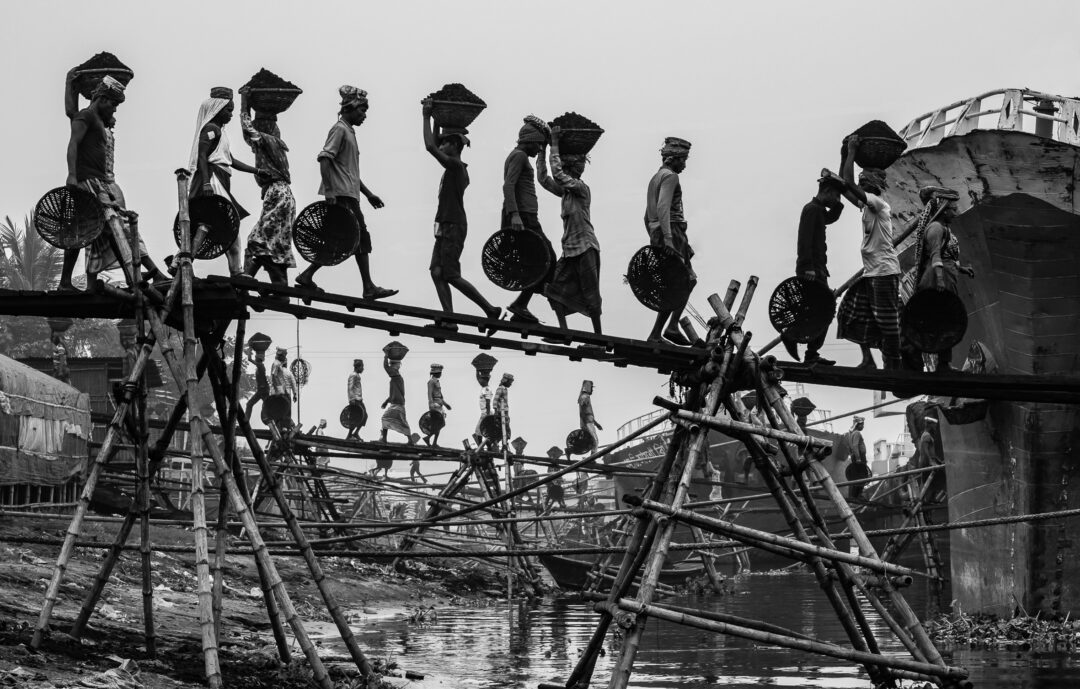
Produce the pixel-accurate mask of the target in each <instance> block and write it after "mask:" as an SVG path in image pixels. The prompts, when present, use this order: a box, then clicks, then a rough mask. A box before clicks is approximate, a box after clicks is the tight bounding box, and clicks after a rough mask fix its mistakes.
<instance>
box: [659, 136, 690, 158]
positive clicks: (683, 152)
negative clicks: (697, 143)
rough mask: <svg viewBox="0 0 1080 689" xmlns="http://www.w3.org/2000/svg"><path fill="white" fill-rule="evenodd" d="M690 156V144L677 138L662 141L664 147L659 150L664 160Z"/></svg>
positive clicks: (670, 137)
mask: <svg viewBox="0 0 1080 689" xmlns="http://www.w3.org/2000/svg"><path fill="white" fill-rule="evenodd" d="M689 154H690V142H689V141H687V140H686V139H680V138H679V137H677V136H669V137H667V138H665V139H664V146H663V148H661V149H660V155H662V156H663V157H665V158H671V157H683V156H687V155H689Z"/></svg>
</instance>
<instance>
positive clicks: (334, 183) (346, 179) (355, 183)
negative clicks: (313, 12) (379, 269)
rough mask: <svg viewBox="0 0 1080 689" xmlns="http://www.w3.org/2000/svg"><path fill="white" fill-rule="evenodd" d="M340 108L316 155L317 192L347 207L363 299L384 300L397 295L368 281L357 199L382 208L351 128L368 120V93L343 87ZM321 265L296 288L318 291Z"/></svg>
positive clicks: (367, 240) (367, 245)
mask: <svg viewBox="0 0 1080 689" xmlns="http://www.w3.org/2000/svg"><path fill="white" fill-rule="evenodd" d="M338 93H339V94H340V95H341V108H340V110H339V112H338V120H337V122H335V123H334V126H333V127H331V128H330V133H329V134H327V136H326V143H325V144H323V149H322V151H320V152H319V174H320V175H321V179H322V182H321V183H320V184H319V193H320V194H322V195H323V196H324V197H326V200H327V201H329V202H331V203H336V204H337V205H339V206H344V207H345V208H347V209H348V210H349V211H350V212H351V213H352V214H353V216H354V217H355V218H356V221H357V222H358V223H359V224H360V242H359V243H358V244H357V247H356V252H355V254H354V257H355V258H356V265H357V267H358V268H359V269H360V279H361V280H362V281H363V285H364V295H363V296H364V299H383V298H385V297H392V296H394V295H395V294H397V290H394V289H385V288H383V287H379V286H378V285H376V284H375V283H374V282H372V280H371V265H370V263H369V256H370V254H371V235H370V234H369V233H368V228H367V223H365V222H364V214H363V212H362V211H361V210H360V196H361V195H363V196H364V198H366V199H367V201H368V203H370V204H371V207H372V208H382V207H383V202H382V199H380V198H379V197H378V196H376V195H375V194H373V193H371V190H370V189H368V188H367V186H366V185H365V184H364V182H363V181H362V180H361V179H360V148H359V146H358V145H357V143H356V132H355V131H354V129H353V128H354V127H359V126H360V125H362V124H363V123H364V120H366V119H367V112H368V98H367V91H364V90H362V89H358V88H356V87H355V86H348V85H346V86H342V87H341V88H339V89H338ZM319 268H320V266H317V265H315V264H312V265H310V266H308V267H307V268H306V269H305V270H304V272H302V273H300V275H298V276H297V277H296V284H297V286H298V287H308V288H311V289H318V286H317V285H316V284H315V281H314V280H313V279H312V278H314V276H315V272H316V271H317V270H319Z"/></svg>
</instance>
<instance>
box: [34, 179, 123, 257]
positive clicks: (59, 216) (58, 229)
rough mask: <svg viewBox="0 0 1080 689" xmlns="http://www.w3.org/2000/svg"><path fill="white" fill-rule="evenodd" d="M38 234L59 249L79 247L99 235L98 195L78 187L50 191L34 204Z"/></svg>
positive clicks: (100, 210)
mask: <svg viewBox="0 0 1080 689" xmlns="http://www.w3.org/2000/svg"><path fill="white" fill-rule="evenodd" d="M34 227H35V228H36V229H37V232H38V234H39V235H40V236H41V238H42V239H44V240H45V241H46V242H48V243H49V244H52V245H53V246H55V247H56V248H58V249H81V248H83V247H87V246H90V244H91V243H92V242H93V241H94V240H95V239H97V238H98V236H100V235H101V231H102V229H103V228H104V227H105V209H104V208H103V207H102V205H101V202H100V201H98V198H97V196H95V195H94V194H92V193H90V192H89V191H86V190H85V189H81V188H79V187H57V188H56V189H52V190H50V191H49V192H48V193H46V194H45V195H44V196H42V197H41V200H40V201H38V202H37V206H35V207H34Z"/></svg>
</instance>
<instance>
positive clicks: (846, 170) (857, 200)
mask: <svg viewBox="0 0 1080 689" xmlns="http://www.w3.org/2000/svg"><path fill="white" fill-rule="evenodd" d="M858 150H859V137H857V136H855V135H854V134H852V135H851V136H849V137H848V140H847V155H845V156H844V163H843V164H842V165H841V166H840V177H841V178H842V179H843V180H844V190H843V191H842V192H841V193H842V194H843V195H844V198H846V199H847V200H848V201H851V202H852V203H853V204H855V205H856V206H858V207H859V208H862V207H863V206H865V205H866V192H864V191H863V190H862V189H860V188H859V186H858V185H857V184H855V152H856V151H858Z"/></svg>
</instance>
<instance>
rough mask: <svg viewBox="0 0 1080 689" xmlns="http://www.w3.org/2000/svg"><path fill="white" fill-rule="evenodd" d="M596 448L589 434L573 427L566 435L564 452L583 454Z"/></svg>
mask: <svg viewBox="0 0 1080 689" xmlns="http://www.w3.org/2000/svg"><path fill="white" fill-rule="evenodd" d="M595 448H596V443H595V442H593V438H592V436H591V435H589V434H588V433H586V432H585V431H583V430H581V429H580V428H575V429H574V430H572V431H570V432H569V433H568V434H567V435H566V453H567V454H570V455H584V454H588V453H589V452H592V451H593V449H595Z"/></svg>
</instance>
